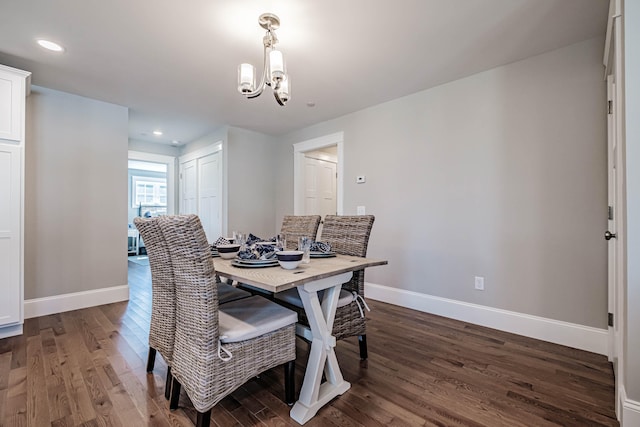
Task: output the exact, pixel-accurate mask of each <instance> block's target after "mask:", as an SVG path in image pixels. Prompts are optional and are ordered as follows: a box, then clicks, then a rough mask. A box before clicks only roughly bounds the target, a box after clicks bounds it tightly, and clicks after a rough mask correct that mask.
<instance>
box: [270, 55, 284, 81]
mask: <svg viewBox="0 0 640 427" xmlns="http://www.w3.org/2000/svg"><path fill="white" fill-rule="evenodd" d="M269 68H270V70H269V74H270V75H271V81H272V82H274V83H275V82H278V81H280V80H282V79H284V73H285V71H284V58H283V57H282V52H280V51H279V50H275V49H274V50H272V51H271V52H269Z"/></svg>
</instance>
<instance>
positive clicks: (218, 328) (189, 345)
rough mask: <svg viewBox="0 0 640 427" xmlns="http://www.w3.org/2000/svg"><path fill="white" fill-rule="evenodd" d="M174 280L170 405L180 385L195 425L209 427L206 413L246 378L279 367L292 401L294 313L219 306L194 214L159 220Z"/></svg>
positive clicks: (270, 307) (261, 302)
mask: <svg viewBox="0 0 640 427" xmlns="http://www.w3.org/2000/svg"><path fill="white" fill-rule="evenodd" d="M160 228H161V230H162V233H163V234H164V237H165V239H166V241H167V247H168V249H169V253H170V255H171V264H172V267H173V272H174V277H175V283H176V320H177V321H176V334H175V347H174V352H173V366H172V373H173V385H172V391H171V403H170V408H171V409H176V408H177V407H178V401H179V396H180V389H181V388H182V387H183V388H184V389H185V391H186V394H187V396H188V397H189V398H190V399H191V402H192V403H193V406H194V408H195V409H196V411H197V426H199V427H200V426H203V427H204V426H208V425H209V423H210V418H211V408H213V406H215V405H216V404H217V403H218V402H219V401H220V400H222V399H223V398H224V397H225V396H227V395H229V394H230V393H232V392H233V391H234V390H236V389H237V388H238V387H240V386H241V385H242V384H244V383H245V382H246V381H248V380H249V379H251V378H253V377H255V376H257V375H259V374H261V373H262V372H264V371H266V370H268V369H271V368H273V367H275V366H278V365H283V364H284V365H285V400H286V401H287V403H289V404H293V402H294V393H295V388H294V367H295V350H296V348H295V347H296V346H295V323H296V321H297V315H296V313H295V312H293V311H291V310H288V309H286V308H284V307H282V306H280V305H278V304H275V303H273V302H271V301H268V300H266V299H264V298H262V297H259V296H254V297H251V298H246V299H243V300H238V301H233V302H230V303H227V304H224V305H219V303H218V292H217V287H216V283H215V268H214V261H213V258H212V257H211V256H210V252H209V251H210V249H209V244H208V243H207V239H206V236H205V233H204V230H203V228H202V224H201V223H200V220H199V218H198V217H197V216H196V215H181V216H165V217H162V218H161V219H160Z"/></svg>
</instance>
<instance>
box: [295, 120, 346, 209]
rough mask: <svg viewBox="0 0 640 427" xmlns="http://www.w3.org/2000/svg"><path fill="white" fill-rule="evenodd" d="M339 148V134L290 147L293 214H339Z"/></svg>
mask: <svg viewBox="0 0 640 427" xmlns="http://www.w3.org/2000/svg"><path fill="white" fill-rule="evenodd" d="M343 145H344V141H343V133H342V132H338V133H334V134H331V135H327V136H323V137H320V138H315V139H310V140H307V141H303V142H299V143H297V144H294V145H293V148H294V164H293V174H294V180H293V183H294V184H293V185H294V189H293V191H294V201H293V205H294V215H321V216H322V217H323V218H324V216H325V215H327V214H338V215H342V213H343V195H344V172H343V171H344V164H343V163H344V161H343V158H344V146H343Z"/></svg>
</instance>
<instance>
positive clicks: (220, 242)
mask: <svg viewBox="0 0 640 427" xmlns="http://www.w3.org/2000/svg"><path fill="white" fill-rule="evenodd" d="M230 243H231V242H230V241H228V240H227V239H225V238H224V237H218V240H216V241H215V242H214V243H213V246H218V245H228V244H230Z"/></svg>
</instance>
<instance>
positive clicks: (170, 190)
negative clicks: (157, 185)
mask: <svg viewBox="0 0 640 427" xmlns="http://www.w3.org/2000/svg"><path fill="white" fill-rule="evenodd" d="M128 160H138V161H141V162H149V163H161V164H165V165H167V215H174V214H175V212H176V158H175V157H172V156H165V155H162V154H154V153H145V152H143V151H132V150H129V153H128Z"/></svg>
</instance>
